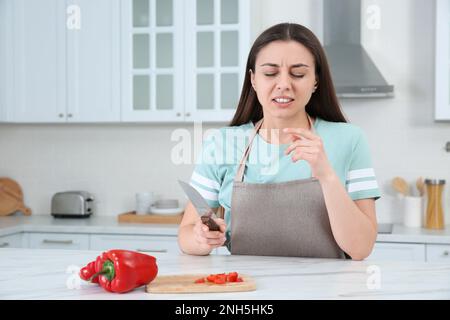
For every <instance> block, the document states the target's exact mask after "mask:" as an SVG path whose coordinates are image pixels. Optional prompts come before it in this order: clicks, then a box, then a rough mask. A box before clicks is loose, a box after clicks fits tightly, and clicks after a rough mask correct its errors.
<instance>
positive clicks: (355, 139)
mask: <svg viewBox="0 0 450 320" xmlns="http://www.w3.org/2000/svg"><path fill="white" fill-rule="evenodd" d="M314 129H315V133H316V134H317V135H319V136H320V137H321V139H322V142H323V145H324V149H325V152H326V155H327V157H328V160H329V162H330V164H331V165H332V167H333V168H334V171H335V172H336V174H337V175H338V177H339V179H340V181H341V183H342V184H343V185H344V186H345V187H346V190H347V192H348V194H349V196H350V198H351V199H353V200H358V199H367V198H374V199H375V200H376V199H378V198H379V197H380V195H381V194H380V190H379V189H378V184H377V181H376V177H375V172H374V170H373V167H372V163H371V157H370V150H369V146H368V144H367V139H366V137H365V135H364V134H363V132H362V130H361V129H360V128H359V127H357V126H355V125H353V124H349V123H344V122H329V121H325V120H323V119H320V118H316V120H315V121H314ZM253 130H254V125H253V123H252V122H249V123H246V124H244V125H241V126H235V127H223V128H221V129H217V130H216V131H214V133H213V134H210V135H209V136H208V137H207V138H206V139H205V140H204V142H203V148H202V152H201V154H200V155H199V157H198V158H197V159H196V166H195V169H194V172H193V174H192V177H191V180H190V184H191V185H192V186H193V187H195V188H196V189H197V190H198V191H199V192H200V194H201V195H202V196H203V198H205V200H206V201H207V202H208V204H209V205H210V206H211V208H218V207H219V206H222V207H223V208H224V209H225V216H224V219H225V222H226V224H227V236H229V232H230V226H231V214H230V213H231V195H232V191H233V181H234V178H235V175H236V172H237V169H238V166H239V162H240V161H241V158H242V155H243V153H244V150H245V147H246V146H247V144H248V142H249V136H250V134H251V132H252V131H253ZM288 146H289V144H281V145H278V144H270V143H268V142H266V141H265V140H264V139H263V138H262V137H261V136H260V135H259V134H258V135H256V137H255V139H254V141H253V144H252V147H251V151H250V155H249V158H248V160H247V166H246V169H245V172H244V182H247V183H278V182H286V181H291V180H299V179H307V178H310V177H311V168H310V166H309V164H308V163H307V162H306V161H305V160H299V161H297V162H293V161H292V159H291V154H288V155H285V154H284V151H285V149H286V148H287V147H288Z"/></svg>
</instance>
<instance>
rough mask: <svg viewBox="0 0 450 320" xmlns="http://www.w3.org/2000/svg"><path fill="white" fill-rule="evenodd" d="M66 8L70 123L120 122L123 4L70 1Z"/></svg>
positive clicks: (102, 0)
mask: <svg viewBox="0 0 450 320" xmlns="http://www.w3.org/2000/svg"><path fill="white" fill-rule="evenodd" d="M66 8H67V12H66V14H67V15H68V16H67V19H68V22H67V24H68V25H69V26H70V27H67V28H66V38H67V75H66V79H67V88H68V89H67V121H68V122H119V121H120V43H119V42H120V23H119V21H120V2H119V0H66ZM77 14H79V18H80V21H79V22H80V24H79V25H77V24H76V23H74V24H71V23H70V19H71V18H76V17H77ZM78 27H79V28H78Z"/></svg>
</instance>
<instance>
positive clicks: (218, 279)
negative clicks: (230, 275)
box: [214, 274, 227, 284]
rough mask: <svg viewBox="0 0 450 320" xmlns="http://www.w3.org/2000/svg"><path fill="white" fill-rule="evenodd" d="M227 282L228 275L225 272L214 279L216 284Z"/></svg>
mask: <svg viewBox="0 0 450 320" xmlns="http://www.w3.org/2000/svg"><path fill="white" fill-rule="evenodd" d="M225 282H227V276H226V275H225V274H218V275H217V276H216V279H215V280H214V283H215V284H224V283H225Z"/></svg>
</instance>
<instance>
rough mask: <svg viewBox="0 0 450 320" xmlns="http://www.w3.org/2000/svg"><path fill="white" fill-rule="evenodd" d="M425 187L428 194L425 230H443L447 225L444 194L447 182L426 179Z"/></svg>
mask: <svg viewBox="0 0 450 320" xmlns="http://www.w3.org/2000/svg"><path fill="white" fill-rule="evenodd" d="M425 186H426V192H427V210H426V217H425V228H427V229H443V228H444V226H445V224H444V209H443V207H442V193H443V191H444V186H445V180H437V179H426V180H425Z"/></svg>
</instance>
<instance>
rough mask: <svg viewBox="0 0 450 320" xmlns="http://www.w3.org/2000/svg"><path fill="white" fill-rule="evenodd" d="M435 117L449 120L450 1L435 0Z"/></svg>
mask: <svg viewBox="0 0 450 320" xmlns="http://www.w3.org/2000/svg"><path fill="white" fill-rule="evenodd" d="M435 12H436V38H435V119H436V120H450V2H449V1H448V0H436V11H435Z"/></svg>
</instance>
